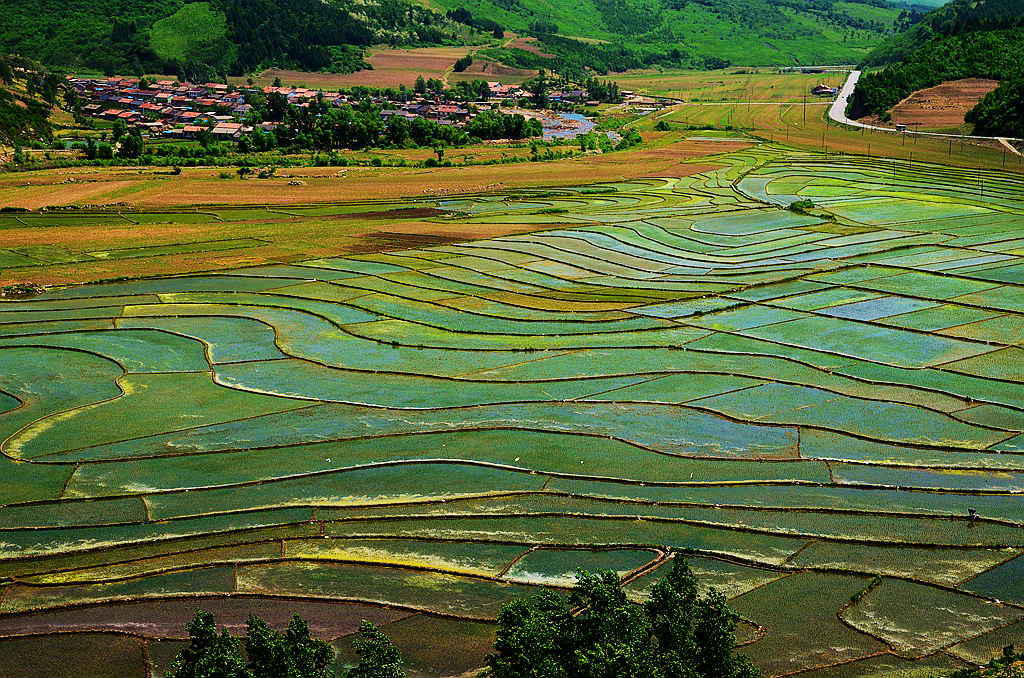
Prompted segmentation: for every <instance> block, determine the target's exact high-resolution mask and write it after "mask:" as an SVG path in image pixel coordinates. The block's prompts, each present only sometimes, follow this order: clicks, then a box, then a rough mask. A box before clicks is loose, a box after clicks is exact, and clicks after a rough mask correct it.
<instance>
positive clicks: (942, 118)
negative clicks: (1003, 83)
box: [890, 78, 999, 129]
mask: <svg viewBox="0 0 1024 678" xmlns="http://www.w3.org/2000/svg"><path fill="white" fill-rule="evenodd" d="M998 86H999V81H998V80H985V79H982V78H964V79H962V80H951V81H948V82H944V83H942V84H941V85H936V86H935V87H929V88H928V89H922V90H918V91H917V92H914V93H913V94H911V95H910V96H908V97H907V98H906V99H904V100H903V101H901V102H899V103H898V104H896V105H895V106H893V108H892V110H891V111H890V113H891V115H892V120H893V122H896V123H900V124H903V125H908V126H910V127H911V128H914V129H950V128H958V127H960V126H961V125H963V124H964V116H965V115H967V112H968V111H970V110H971V109H972V108H974V107H975V106H976V105H977V104H978V102H979V101H981V100H982V99H983V98H985V95H986V94H988V93H989V92H991V91H992V90H994V89H995V88H996V87H998Z"/></svg>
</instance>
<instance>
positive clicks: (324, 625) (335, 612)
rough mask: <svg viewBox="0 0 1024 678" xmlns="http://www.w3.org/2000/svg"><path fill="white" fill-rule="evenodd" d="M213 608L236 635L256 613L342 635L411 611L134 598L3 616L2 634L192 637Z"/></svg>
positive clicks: (280, 623)
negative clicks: (192, 628)
mask: <svg viewBox="0 0 1024 678" xmlns="http://www.w3.org/2000/svg"><path fill="white" fill-rule="evenodd" d="M197 608H198V609H203V610H208V611H210V612H212V613H213V614H214V615H215V616H216V617H217V626H223V627H226V628H227V629H228V631H229V632H230V633H232V634H233V635H236V636H239V635H244V634H245V622H246V619H248V618H249V615H250V614H255V615H258V616H260V617H262V618H263V619H265V620H266V622H267V623H268V624H270V625H271V626H273V627H274V628H278V629H283V628H284V627H286V626H287V625H288V621H289V620H290V619H291V617H292V615H295V614H298V615H300V616H301V617H302V618H303V619H305V620H306V621H307V622H308V623H309V627H310V629H311V630H312V631H313V635H315V636H317V637H320V638H328V639H333V638H340V637H342V636H347V635H349V634H352V633H355V632H356V631H357V630H358V629H359V623H360V621H361V620H363V619H367V620H369V621H372V622H373V623H374V624H378V625H380V624H387V623H389V622H393V621H397V620H399V619H404V618H406V617H408V616H410V614H411V613H409V612H403V611H398V610H389V609H386V608H381V607H375V606H370V605H359V604H354V603H339V602H322V601H312V600H310V601H298V600H276V599H267V598H249V597H237V598H236V597H232V598H223V597H217V598H202V597H200V598H192V597H189V598H172V599H165V600H146V601H138V602H130V603H117V604H103V605H88V606H84V607H76V608H71V609H67V610H52V611H49V612H36V613H31V614H18V615H6V616H4V617H3V618H0V637H2V636H16V635H29V634H43V633H67V632H87V631H91V632H102V631H125V630H130V632H131V633H133V634H136V635H140V636H144V637H148V638H181V639H185V638H188V633H187V632H186V631H185V624H187V623H188V621H189V620H190V619H192V616H193V615H195V613H196V609H197Z"/></svg>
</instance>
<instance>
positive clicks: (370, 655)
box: [345, 619, 405, 678]
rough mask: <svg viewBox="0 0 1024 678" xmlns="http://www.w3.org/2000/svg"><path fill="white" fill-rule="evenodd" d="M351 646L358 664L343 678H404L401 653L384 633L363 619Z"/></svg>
mask: <svg viewBox="0 0 1024 678" xmlns="http://www.w3.org/2000/svg"><path fill="white" fill-rule="evenodd" d="M352 646H353V647H354V648H355V650H356V654H357V655H358V656H359V663H358V664H356V665H355V666H354V667H352V668H351V669H349V671H348V673H347V674H346V676H345V678H405V669H403V668H402V653H401V652H400V651H399V649H398V648H397V647H395V645H394V643H392V642H391V639H390V638H388V637H387V635H386V634H385V633H384V632H382V631H381V630H380V629H378V628H377V627H376V626H374V625H373V624H371V623H370V622H368V621H366V620H365V619H364V620H363V623H362V624H361V625H360V626H359V633H358V635H357V636H356V639H355V641H353V643H352Z"/></svg>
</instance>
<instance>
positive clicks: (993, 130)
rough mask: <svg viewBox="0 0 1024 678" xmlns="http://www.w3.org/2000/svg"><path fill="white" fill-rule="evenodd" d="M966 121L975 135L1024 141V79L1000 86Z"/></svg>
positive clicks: (975, 108)
mask: <svg viewBox="0 0 1024 678" xmlns="http://www.w3.org/2000/svg"><path fill="white" fill-rule="evenodd" d="M965 119H966V121H967V122H970V123H974V133H975V134H983V135H988V136H1007V137H1016V138H1018V139H1024V77H1021V78H1017V79H1014V80H1008V81H1007V82H1004V83H1002V84H1000V85H999V87H997V88H996V89H995V90H993V91H991V92H989V93H988V94H986V95H985V98H984V99H982V100H981V101H980V102H979V103H978V105H977V106H975V107H974V108H973V109H972V110H971V111H969V112H968V113H967V117H966V118H965Z"/></svg>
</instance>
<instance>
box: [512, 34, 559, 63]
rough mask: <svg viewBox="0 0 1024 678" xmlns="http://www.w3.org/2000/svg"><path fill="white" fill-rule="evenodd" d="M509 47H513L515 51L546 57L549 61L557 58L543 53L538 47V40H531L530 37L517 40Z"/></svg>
mask: <svg viewBox="0 0 1024 678" xmlns="http://www.w3.org/2000/svg"><path fill="white" fill-rule="evenodd" d="M507 46H508V47H511V48H513V49H521V50H523V51H524V52H530V53H532V54H536V55H537V56H542V57H545V58H547V59H554V58H555V55H554V54H549V53H548V52H545V51H543V50H542V49H541V48H540V47H538V46H537V38H530V37H521V38H516V39H515V40H513V41H512V42H510V43H509V44H508V45H507Z"/></svg>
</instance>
